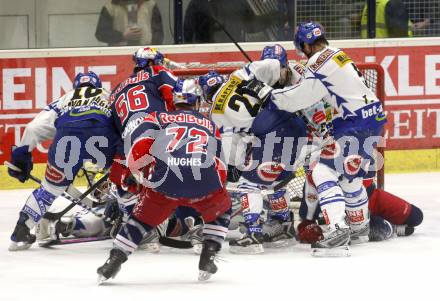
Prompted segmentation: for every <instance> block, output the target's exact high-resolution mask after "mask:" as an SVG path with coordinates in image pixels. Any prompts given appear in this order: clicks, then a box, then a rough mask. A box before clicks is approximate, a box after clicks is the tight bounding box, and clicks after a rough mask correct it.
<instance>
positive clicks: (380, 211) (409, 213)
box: [297, 181, 423, 243]
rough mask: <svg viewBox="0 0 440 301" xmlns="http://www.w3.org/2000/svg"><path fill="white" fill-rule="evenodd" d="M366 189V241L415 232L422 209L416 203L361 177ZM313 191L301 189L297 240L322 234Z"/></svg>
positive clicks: (307, 240) (420, 219)
mask: <svg viewBox="0 0 440 301" xmlns="http://www.w3.org/2000/svg"><path fill="white" fill-rule="evenodd" d="M364 185H365V186H366V187H367V192H368V198H369V202H368V208H369V211H370V214H371V216H370V232H369V241H382V240H386V239H389V238H391V237H393V234H396V235H397V236H408V235H411V234H413V233H414V230H415V227H416V226H418V225H420V224H421V223H422V221H423V212H422V210H420V208H418V207H417V206H415V205H413V204H411V203H409V202H407V201H405V200H403V199H401V198H399V197H398V196H396V195H394V194H392V193H389V192H387V191H385V190H383V189H379V188H376V186H375V184H374V183H373V184H371V182H369V181H364ZM317 198H318V197H317V195H316V192H314V191H313V190H312V191H310V190H309V191H308V190H307V189H306V190H305V192H304V198H303V200H302V201H301V206H300V210H299V215H300V217H301V219H302V221H301V223H300V224H299V225H298V232H297V234H298V235H297V236H298V240H299V241H301V242H303V243H315V242H316V241H318V240H319V239H321V238H322V230H321V228H320V227H319V226H318V224H317V223H316V221H317V220H319V219H320V212H321V210H320V207H319V204H318V203H317Z"/></svg>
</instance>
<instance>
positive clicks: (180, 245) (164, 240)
mask: <svg viewBox="0 0 440 301" xmlns="http://www.w3.org/2000/svg"><path fill="white" fill-rule="evenodd" d="M4 165H5V166H7V167H8V168H11V169H13V170H15V171H17V172H20V171H21V169H20V168H18V167H17V166H15V165H14V164H12V163H11V162H8V161H5V162H4ZM108 176H109V174H108V173H106V174H105V175H104V176H103V177H102V178H100V179H99V180H98V181H97V182H95V183H94V184H93V185H91V186H90V187H89V188H88V189H87V190H86V191H85V192H83V193H82V194H81V195H80V196H79V197H77V198H72V197H71V196H70V195H69V194H68V193H66V192H63V193H62V194H61V195H62V196H63V197H65V198H66V199H68V200H69V201H71V202H72V203H71V204H70V205H69V206H67V207H66V208H64V209H63V210H62V211H60V212H46V213H45V214H44V216H43V218H45V219H48V220H51V221H54V220H59V219H60V218H61V217H62V216H63V215H64V214H66V213H67V212H68V211H69V210H70V209H72V208H73V207H75V205H78V206H81V207H83V208H85V209H88V210H89V211H90V212H91V213H92V214H93V215H95V216H97V217H99V218H102V219H103V220H104V222H108V223H111V224H113V221H110V220H108V219H107V218H106V217H105V216H104V215H102V214H100V213H97V212H95V211H94V210H93V209H92V208H90V207H88V206H86V205H84V204H82V203H81V200H83V199H84V198H85V197H86V196H87V195H89V194H90V193H91V192H92V191H93V190H94V189H95V188H96V187H98V186H99V185H101V183H102V182H104V181H105V180H107V178H108ZM29 178H30V179H31V180H33V181H35V182H36V183H38V184H41V180H40V179H38V178H37V177H35V176H33V175H30V177H29ZM100 240H103V239H100ZM86 241H87V239H86V238H83V241H81V240H77V241H76V242H86ZM88 241H93V240H88ZM51 242H52V243H49V242H47V243H48V246H50V245H55V244H67V243H57V240H52V241H51ZM76 242H74V240H72V242H70V243H69V244H73V243H76ZM159 242H160V243H161V244H162V245H164V246H167V247H171V248H176V249H191V248H192V247H193V245H192V244H191V242H189V241H183V240H177V239H172V238H169V237H166V236H162V235H160V237H159ZM43 247H44V246H43Z"/></svg>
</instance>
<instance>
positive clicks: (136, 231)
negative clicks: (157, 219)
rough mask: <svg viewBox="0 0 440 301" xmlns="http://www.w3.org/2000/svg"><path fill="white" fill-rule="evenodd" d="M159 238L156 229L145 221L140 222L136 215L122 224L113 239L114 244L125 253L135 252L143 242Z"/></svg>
mask: <svg viewBox="0 0 440 301" xmlns="http://www.w3.org/2000/svg"><path fill="white" fill-rule="evenodd" d="M155 240H158V237H157V232H156V230H155V229H154V228H153V227H151V226H149V225H146V224H144V223H141V222H139V221H138V220H136V219H135V218H134V217H130V218H129V219H128V221H127V222H126V223H125V224H123V225H122V227H121V228H120V229H119V232H118V234H117V235H116V238H115V240H114V241H113V246H114V247H115V248H117V249H120V250H121V251H123V252H124V253H125V254H127V255H130V254H131V253H133V252H134V251H135V250H136V249H137V248H138V246H139V245H140V244H141V242H145V241H148V242H153V243H154V241H155Z"/></svg>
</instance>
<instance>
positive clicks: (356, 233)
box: [350, 222, 370, 245]
mask: <svg viewBox="0 0 440 301" xmlns="http://www.w3.org/2000/svg"><path fill="white" fill-rule="evenodd" d="M369 233H370V223H369V222H368V223H364V224H362V225H361V226H351V227H350V244H351V245H356V244H361V243H365V242H368V240H369Z"/></svg>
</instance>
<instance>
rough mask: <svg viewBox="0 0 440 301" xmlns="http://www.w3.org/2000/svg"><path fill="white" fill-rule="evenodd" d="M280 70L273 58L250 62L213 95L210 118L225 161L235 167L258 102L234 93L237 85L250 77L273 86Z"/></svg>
mask: <svg viewBox="0 0 440 301" xmlns="http://www.w3.org/2000/svg"><path fill="white" fill-rule="evenodd" d="M280 70H281V66H280V63H279V61H278V60H275V59H266V60H262V61H256V62H252V63H250V64H247V65H246V66H245V67H243V68H242V69H239V70H236V71H234V72H233V73H231V75H230V76H229V78H228V80H227V81H226V82H225V83H224V84H223V85H222V86H221V87H220V88H219V89H218V90H217V92H216V93H215V94H214V96H213V98H212V106H211V110H210V118H211V120H212V121H214V123H215V124H216V125H217V126H218V127H219V129H220V132H221V133H222V145H223V150H224V152H225V156H226V161H227V163H228V164H230V165H234V166H237V165H240V164H241V163H243V162H244V158H245V154H246V143H247V142H249V141H248V140H247V139H246V137H247V136H248V134H249V130H250V128H251V126H252V122H253V120H254V119H255V116H257V114H258V112H259V111H260V101H259V100H258V99H256V98H254V97H252V96H249V95H243V94H241V93H237V91H236V90H237V87H238V86H239V84H240V83H241V82H242V81H243V80H250V79H253V78H256V79H258V80H260V81H262V82H264V83H265V84H267V85H270V86H273V85H275V84H276V83H277V82H278V80H279V79H280ZM243 139H244V140H243Z"/></svg>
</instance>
